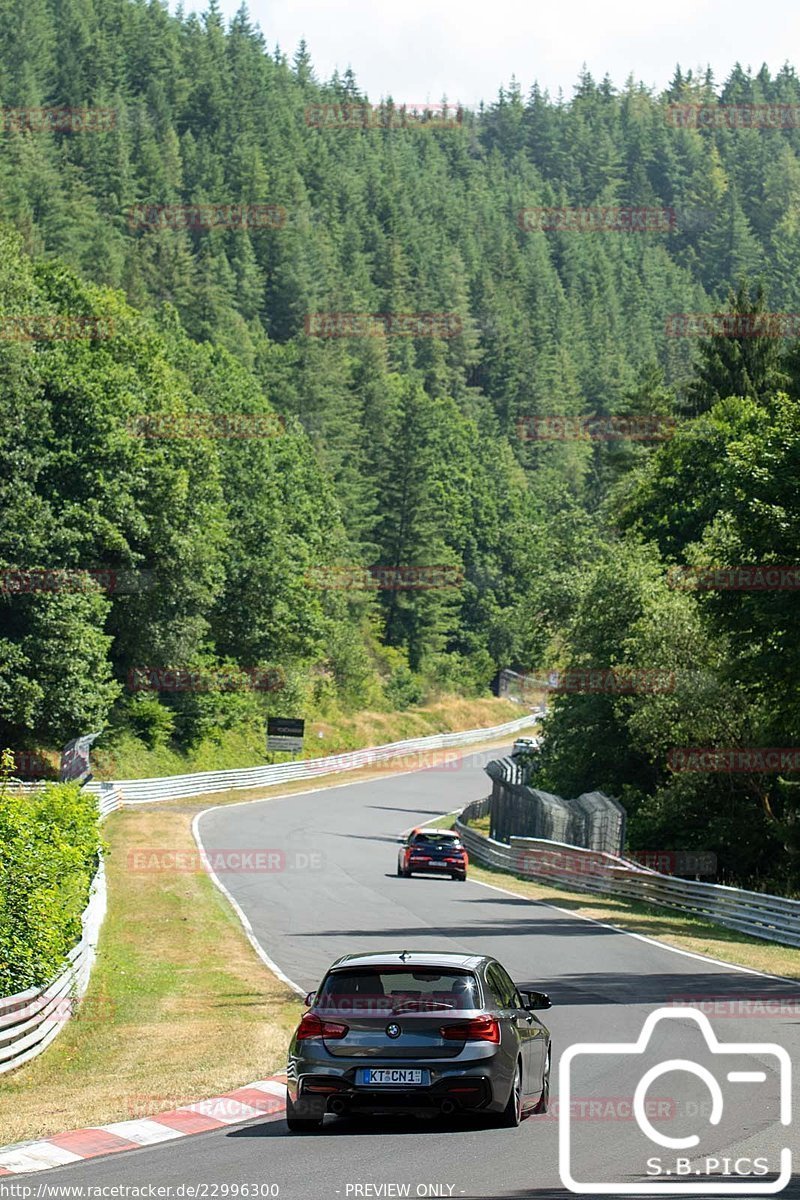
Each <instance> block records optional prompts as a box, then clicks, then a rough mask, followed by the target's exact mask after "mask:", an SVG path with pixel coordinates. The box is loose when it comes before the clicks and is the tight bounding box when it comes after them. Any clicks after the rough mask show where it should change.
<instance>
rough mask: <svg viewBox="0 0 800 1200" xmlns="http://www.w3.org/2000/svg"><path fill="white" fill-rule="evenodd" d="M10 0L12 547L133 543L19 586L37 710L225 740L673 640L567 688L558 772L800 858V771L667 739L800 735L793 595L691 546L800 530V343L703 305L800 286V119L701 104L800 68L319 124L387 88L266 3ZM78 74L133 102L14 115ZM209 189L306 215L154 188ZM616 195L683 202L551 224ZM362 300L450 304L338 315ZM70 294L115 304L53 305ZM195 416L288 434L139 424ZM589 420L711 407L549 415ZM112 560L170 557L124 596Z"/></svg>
mask: <svg viewBox="0 0 800 1200" xmlns="http://www.w3.org/2000/svg"><path fill="white" fill-rule="evenodd" d="M0 16H2V20H0V99H1V102H2V105H3V113H4V123H3V132H2V133H0V195H1V196H2V206H1V207H2V218H3V229H2V235H1V236H2V245H1V246H0V314H2V316H3V318H4V324H3V327H2V337H0V415H1V417H2V420H1V421H0V463H1V464H2V467H1V469H0V505H1V508H0V571H2V572H3V573H4V578H6V579H11V578H13V579H17V580H18V579H19V578H20V577H21V575H20V573H24V572H26V571H27V572H36V571H40V572H41V571H52V570H62V571H67V572H72V573H73V574H72V575H70V576H69V578H71V579H74V578H75V577H76V576H75V574H74V573H75V572H80V571H81V570H83V571H88V572H95V575H91V574H89V575H86V576H80V578H81V579H83V584H82V586H81V587H74V586H70V587H67V586H60V587H56V588H54V589H51V590H49V591H47V590H43V589H38V590H37V588H36V587H28V588H27V590H26V588H25V586H24V585H20V584H17V585H14V586H11V585H10V584H8V583H7V584H6V585H5V586H4V588H3V589H0V742H1V743H2V744H3V745H9V746H12V747H15V748H17V747H19V748H25V747H31V748H33V747H36V746H40V745H54V744H58V743H59V742H60V741H62V740H66V739H67V738H69V737H72V736H75V735H76V734H78V733H83V732H88V731H89V730H90V729H99V728H106V727H108V726H111V727H112V728H119V727H130V728H134V729H136V730H137V731H138V732H139V733H141V735H142V736H143V737H145V738H149V739H151V740H158V739H172V740H173V742H174V743H175V744H176V745H178V746H187V745H191V744H192V742H193V741H195V740H196V739H198V738H200V737H203V736H206V735H207V734H208V733H209V732H213V731H214V730H218V729H220V728H224V727H231V726H235V725H236V724H237V723H241V722H247V721H261V720H263V715H264V713H265V712H266V711H273V712H284V713H285V712H288V711H290V710H291V711H293V712H302V711H303V710H304V709H307V708H308V707H309V706H316V707H317V708H319V706H324V705H325V704H327V703H329V704H335V705H339V706H341V708H343V709H347V710H351V711H352V710H355V709H358V708H359V707H361V708H363V707H369V706H373V707H381V706H384V707H392V706H394V707H403V706H404V705H407V704H409V703H414V702H415V701H417V700H419V699H420V698H422V697H423V696H424V695H426V693H428V692H429V691H430V690H431V688H433V687H434V686H435V687H437V688H450V689H452V690H461V691H464V692H466V693H468V694H477V693H480V692H482V691H485V689H486V688H487V687H488V684H489V681H490V680H491V678H492V676H493V675H494V673H495V672H496V671H497V670H498V669H499V668H501V667H506V666H514V667H516V668H517V669H519V670H522V671H540V670H541V669H547V668H559V669H563V670H568V669H573V668H575V669H584V668H587V669H588V668H598V669H604V668H608V667H614V666H624V667H631V668H637V669H640V670H652V669H664V670H669V671H672V672H673V673H674V677H675V680H676V685H675V687H674V688H673V689H672V690H670V691H669V692H666V693H650V694H623V695H621V694H607V693H606V694H598V693H596V692H590V693H584V694H568V695H560V696H558V697H556V698H555V699H554V701H553V704H552V711H551V716H550V718H549V720H548V738H547V751H546V754H545V756H544V758H543V761H542V763H541V766H540V772H541V781H542V783H543V784H544V785H545V786H548V787H552V788H553V789H554V790H560V791H563V792H564V793H565V794H567V793H569V794H572V793H574V792H575V791H576V790H582V789H591V788H603V789H605V790H607V791H609V792H612V793H614V794H615V795H619V796H620V798H621V799H622V800H623V802H624V803H625V804H626V807H627V808H628V810H629V812H630V813H631V814H632V819H631V838H632V840H633V841H634V842H635V843H637V844H638V845H639V846H641V847H648V846H653V847H656V846H663V845H670V846H674V847H675V848H691V847H699V848H707V849H715V850H717V851H718V853H719V854H720V859H721V864H722V870H723V873H724V876H725V877H726V878H730V879H739V880H742V881H770V882H771V883H772V884H773V885H774V886H782V887H787V886H792V887H793V886H796V885H797V879H798V868H797V865H796V864H797V857H796V855H797V853H798V851H800V827H798V825H797V820H798V816H797V814H798V811H800V810H799V809H798V801H797V799H796V789H797V783H795V782H793V781H792V777H791V775H789V776H788V777H786V778H784V776H783V775H782V773H781V772H780V771H778V772H772V773H770V772H766V773H764V772H758V771H743V772H737V773H730V772H728V773H724V772H711V773H709V772H676V771H675V770H673V768H672V766H671V765H670V758H669V755H670V751H671V750H673V749H674V748H675V747H692V746H695V747H696V746H701V747H736V746H741V747H752V746H756V747H758V746H761V747H792V746H796V745H798V744H800V743H799V742H798V735H799V734H800V729H799V728H798V726H800V694H799V693H798V678H799V676H798V666H799V665H800V664H798V661H797V656H798V649H797V645H798V639H797V633H798V621H797V595H796V592H793V591H791V590H786V589H783V590H776V591H772V590H761V591H719V590H713V589H711V590H705V591H702V590H698V589H697V588H692V587H676V586H674V582H673V581H674V574H673V575H672V576H671V575H670V573H669V572H670V568H674V567H676V566H682V565H689V566H703V565H709V564H710V565H723V566H735V565H737V564H740V563H777V564H781V565H784V566H788V565H791V564H797V563H798V562H800V513H799V512H798V500H797V490H796V481H797V476H798V472H797V467H798V447H799V446H800V437H799V436H798V435H799V434H800V430H799V429H798V417H797V399H798V396H799V395H800V356H798V354H797V352H796V350H795V349H794V343H793V342H791V341H790V340H788V339H782V340H779V339H776V338H772V337H768V336H758V337H749V336H743V337H717V338H713V339H709V340H707V341H705V342H701V343H698V341H697V339H692V338H680V337H670V336H667V329H668V324H667V323H668V320H669V318H670V317H671V315H672V314H676V313H696V312H700V311H714V310H729V309H731V308H734V307H735V308H736V309H737V310H738V311H739V312H741V313H744V314H747V313H751V312H756V313H761V312H764V311H766V310H770V311H781V312H797V311H800V239H798V230H799V228H800V129H798V128H797V127H787V128H781V127H770V128H743V127H728V126H726V124H725V123H724V122H720V123H716V124H712V125H710V126H709V127H702V128H695V127H688V126H686V127H685V126H682V125H681V124H680V123H675V122H674V121H671V120H670V119H669V115H670V111H671V110H670V106H671V105H674V104H677V103H680V104H689V105H700V104H704V105H711V106H730V105H750V104H759V105H764V104H772V105H777V104H782V105H789V106H792V105H794V106H797V105H800V81H799V80H798V78H797V76H796V75H795V73H794V71H793V70H792V69H791V68H790V67H788V66H787V67H785V68H784V69H783V70H782V71H781V72H780V73H779V74H778V75H777V76H775V77H771V76H770V75H769V73H768V72H767V71H766V69H762V70H761V71H760V72H759V73H758V74H757V75H755V76H752V75H750V74H747V73H745V72H744V71H743V70H742V69H741V68H739V67H738V66H737V67H735V68H734V69H733V70H732V71H731V73H730V75H729V77H728V79H727V80H725V81H714V80H713V79H711V78H709V77H701V78H696V77H694V76H693V75H692V74H691V73H689V74H688V75H685V74H683V73H682V72H681V71H680V70H677V71H676V74H675V77H674V79H673V82H672V84H671V86H670V88H669V89H668V90H667V91H666V92H665V93H664V94H660V95H656V94H653V93H652V92H651V91H650V90H648V89H647V88H645V87H644V86H643V85H640V84H638V83H636V82H634V81H633V80H629V81H628V82H627V83H625V84H624V86H623V87H621V89H619V88H616V87H615V86H613V84H612V82H611V81H610V80H608V79H606V80H603V81H602V82H600V83H598V82H596V81H595V80H593V79H592V78H591V77H590V76H589V75H588V74H584V75H583V76H582V77H581V78H580V80H579V81H578V83H577V86H576V88H575V90H574V95H573V96H572V97H571V98H570V99H569V100H562V99H561V98H558V99H556V100H554V99H553V98H552V97H550V96H548V95H546V94H542V93H541V92H540V91H539V90H538V89H537V88H535V87H534V88H533V89H532V90H531V91H530V93H529V94H527V95H523V94H522V92H521V90H520V89H519V88H518V87H517V86H516V85H514V84H512V85H511V86H510V87H507V88H505V89H503V90H501V92H500V93H499V95H498V97H497V98H496V99H495V100H493V101H488V100H487V103H486V105H485V107H484V108H482V109H481V110H480V111H479V112H461V111H458V112H456V111H454V110H452V109H450V110H444V114H445V117H446V119H444V120H438V121H437V120H427V121H426V120H425V119H421V118H418V117H417V116H416V115H414V116H413V117H408V116H407V115H403V113H402V110H400V111H398V110H397V109H396V108H395V107H394V105H393V104H392V103H391V102H387V103H386V104H385V105H384V106H383V108H382V109H381V110H380V114H379V119H377V120H370V121H365V124H364V127H357V126H358V122H357V121H356V122H353V121H352V120H349V121H348V120H344V121H341V120H338V119H336V117H335V116H334V119H333V120H332V121H327V120H319V119H317V118H316V117H315V116H314V114H315V113H317V114H318V113H319V112H326V113H331V112H333V113H334V115H335V114H337V113H342V112H344V111H350V112H352V111H359V107H358V106H363V105H365V104H366V103H367V98H366V97H364V96H362V95H361V94H360V92H359V88H358V82H357V78H356V77H355V76H353V75H352V74H350V73H349V72H348V73H347V74H346V75H344V76H342V77H336V78H334V79H332V80H329V81H321V80H319V79H317V77H316V76H315V72H314V69H313V62H312V58H311V56H310V54H309V51H308V49H307V48H306V47H305V46H301V47H300V48H299V49H298V51H297V52H296V53H295V54H294V55H293V57H291V58H287V57H286V56H285V55H284V54H283V53H282V52H281V51H280V50H278V49H277V48H276V47H274V46H269V45H267V44H266V42H265V40H264V38H263V37H262V35H261V34H260V32H259V31H258V30H257V29H256V28H255V27H254V26H253V25H252V24H251V22H250V20H249V18H248V16H247V13H246V12H245V11H244V10H242V11H241V12H240V13H239V15H238V16H237V17H236V18H235V19H234V20H233V21H232V22H231V23H230V25H229V26H226V25H225V23H224V21H223V20H222V18H221V16H220V14H219V12H218V10H217V9H216V7H215V6H214V4H212V5H211V6H210V7H209V9H208V11H207V13H206V14H205V15H204V16H203V17H201V18H198V17H195V16H185V15H184V14H183V13H182V12H179V13H178V14H177V15H171V14H170V13H169V11H168V8H167V7H166V5H164V4H162V3H159V2H158V0H150V2H144V0H102V3H101V2H100V0H96V2H93V0H0ZM403 99H404V98H403V97H397V98H396V100H397V104H398V105H400V104H402V101H403ZM43 106H68V107H70V108H72V109H82V108H87V109H105V110H110V111H111V112H112V113H113V114H114V118H113V121H110V122H109V123H108V127H105V128H102V129H90V128H88V127H87V128H85V129H84V131H83V132H81V131H79V130H72V131H67V130H62V129H53V130H46V129H42V128H40V127H33V126H32V125H31V123H30V122H28V123H27V124H26V121H25V120H22V119H19V118H14V117H13V116H12V115H9V114H11V113H12V112H13V111H16V110H21V109H26V110H29V109H37V108H40V107H43ZM325 106H328V107H327V108H326V107H325ZM348 106H349V107H348ZM364 111H366V110H364ZM437 111H438V112H439V115H440V116H441V110H437ZM187 204H190V205H223V206H231V205H233V206H248V205H250V206H264V205H267V206H270V208H271V211H273V212H274V213H278V214H280V218H279V219H276V220H274V221H273V222H272V223H271V224H270V223H265V224H250V225H248V224H247V223H246V222H245V223H243V224H240V225H239V226H238V227H235V228H230V227H225V226H224V225H219V226H216V227H211V228H209V227H202V226H199V225H197V224H195V225H190V226H189V227H185V228H181V227H179V223H176V222H170V221H169V220H167V219H157V218H156V217H153V218H152V219H151V218H147V219H145V220H141V219H138V220H137V219H136V218H135V214H136V213H139V214H140V215H141V213H143V212H144V213H145V214H147V213H155V212H156V211H157V210H160V208H161V207H162V206H173V208H174V206H178V205H187ZM587 206H604V207H626V206H627V207H633V208H647V209H649V210H660V211H666V212H668V213H669V214H670V218H669V221H668V222H667V226H668V227H667V228H665V229H658V228H655V229H654V228H648V229H644V230H624V229H621V230H617V231H595V232H588V231H583V230H569V229H564V230H553V231H548V230H545V229H541V228H537V227H536V226H535V223H534V226H533V227H530V225H529V223H527V222H526V221H525V220H523V219H521V218H520V213H521V212H522V211H523V210H526V209H527V210H531V209H537V208H542V207H547V208H554V207H555V208H564V207H568V208H573V209H574V208H581V207H587ZM747 281H749V282H747ZM326 313H328V314H330V313H348V314H395V315H398V316H402V315H404V314H420V313H423V314H431V313H434V314H446V315H448V316H449V317H450V318H451V319H452V320H451V325H450V327H449V328H448V329H444V328H442V327H440V328H439V330H438V332H439V333H440V334H444V335H446V336H444V335H443V336H392V333H391V330H390V331H389V332H387V333H384V334H381V335H379V336H375V330H374V329H372V330H370V331H369V334H370V335H369V336H366V335H363V334H362V335H359V336H336V337H325V336H317V332H318V331H315V326H314V323H313V318H314V316H315V314H326ZM31 316H35V317H36V319H37V320H38V321H39V329H40V330H41V328H42V322H43V321H45V320H49V321H50V322H51V328H52V322H53V321H55V320H56V319H59V320H64V319H66V318H67V317H69V318H76V319H78V318H79V319H80V320H81V321H83V322H84V323H85V325H84V327H85V328H89V326H88V325H87V324H86V323H87V322H95V323H98V322H99V323H103V322H104V323H105V325H104V329H105V331H106V332H105V334H104V335H103V336H96V329H97V324H95V326H94V329H95V333H94V334H92V335H91V336H88V335H87V336H69V337H66V336H59V337H54V336H52V335H49V336H42V335H41V333H39V334H36V335H31V336H27V337H25V338H20V337H18V336H14V335H13V331H14V330H17V331H18V330H19V329H20V328H21V327H22V325H23V323H24V322H25V321H26V320H29V319H30V318H31ZM196 414H206V415H208V414H215V415H216V416H217V417H225V418H230V419H231V420H233V419H234V418H239V417H240V416H241V415H242V414H245V415H247V416H248V417H250V418H252V419H259V420H262V421H265V422H272V433H271V434H270V436H260V437H253V436H232V437H220V436H200V437H191V438H190V437H176V436H170V437H167V436H160V437H156V436H140V435H137V429H138V430H139V431H141V428H142V424H141V423H142V422H144V423H145V425H146V422H147V421H148V420H151V419H152V418H154V417H158V418H159V419H162V418H169V419H178V418H182V419H185V418H186V417H187V415H188V416H192V415H196ZM550 416H562V417H579V416H600V417H626V418H628V417H631V416H634V417H636V416H639V417H641V418H643V419H649V418H654V417H657V418H659V419H663V420H665V421H670V422H672V423H673V424H674V425H675V435H674V436H673V437H670V438H669V439H667V440H664V441H661V442H659V441H642V442H637V441H630V440H627V441H626V440H617V439H612V440H609V441H602V440H600V441H593V440H591V439H589V438H586V437H572V438H570V437H561V438H554V439H552V440H537V439H531V438H526V437H523V436H520V430H521V429H524V428H526V424H525V423H526V422H530V420H531V419H535V418H537V417H550ZM137 422H139V424H138V426H137ZM527 427H529V425H528V426H527ZM354 565H355V566H358V567H362V568H369V567H397V566H411V567H417V566H421V565H427V566H437V567H440V568H443V569H445V577H446V579H447V586H441V587H431V588H406V589H399V590H398V589H397V588H391V587H390V588H375V587H367V588H363V587H362V588H352V587H340V586H337V587H333V586H321V585H320V580H322V581H323V582H324V580H325V579H326V578H327V579H330V578H334V577H336V576H335V571H336V570H338V569H340V568H344V569H345V572H346V571H347V570H350V569H351V568H352V567H353V566H354ZM328 569H330V571H331V572H332V573H334V574H329V575H328V576H325V574H324V572H325V571H326V570H328ZM103 570H106V571H114V572H118V573H122V574H124V573H126V572H127V573H128V574H127V576H126V578H128V579H139V580H145V581H146V585H145V584H143V585H142V586H140V587H134V586H131V587H128V588H127V589H126V588H116V589H115V588H111V589H109V588H108V587H105V588H104V587H103V585H102V580H99V579H98V576H97V574H96V573H97V572H99V571H103ZM15 572H16V573H17V574H14V573H15ZM321 572H322V573H321ZM342 577H343V576H339V578H342ZM142 667H146V668H158V669H164V670H167V669H169V670H176V669H181V670H187V671H202V672H207V673H211V674H213V673H214V672H220V671H227V672H233V673H234V674H235V673H236V672H237V671H238V672H242V671H244V672H252V671H254V670H262V669H263V670H264V671H272V672H274V674H273V675H272V676H270V678H272V679H273V680H280V688H277V687H275V688H268V689H267V690H266V691H264V692H258V691H253V690H252V689H249V690H248V689H247V688H236V687H230V688H223V689H219V688H217V689H214V688H209V689H207V690H196V689H195V690H188V691H175V692H174V693H172V694H164V693H161V694H159V693H155V692H153V691H137V690H135V689H132V688H131V686H130V679H131V672H132V671H135V669H136V668H142Z"/></svg>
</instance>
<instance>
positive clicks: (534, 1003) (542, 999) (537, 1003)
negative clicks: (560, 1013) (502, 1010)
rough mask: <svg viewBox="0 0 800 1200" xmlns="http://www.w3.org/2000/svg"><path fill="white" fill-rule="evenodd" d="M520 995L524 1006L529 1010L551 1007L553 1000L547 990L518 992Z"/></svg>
mask: <svg viewBox="0 0 800 1200" xmlns="http://www.w3.org/2000/svg"><path fill="white" fill-rule="evenodd" d="M520 995H521V996H522V1001H523V1003H524V1005H525V1007H526V1008H528V1009H530V1010H531V1011H535V1010H537V1009H542V1008H552V1007H553V1002H552V1000H551V999H550V997H549V996H548V994H547V992H520Z"/></svg>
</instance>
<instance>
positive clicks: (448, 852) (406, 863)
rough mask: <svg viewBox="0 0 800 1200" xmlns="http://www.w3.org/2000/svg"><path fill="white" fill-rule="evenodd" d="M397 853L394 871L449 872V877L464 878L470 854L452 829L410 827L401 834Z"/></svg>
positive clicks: (404, 875) (406, 873)
mask: <svg viewBox="0 0 800 1200" xmlns="http://www.w3.org/2000/svg"><path fill="white" fill-rule="evenodd" d="M400 841H401V842H402V843H403V844H402V846H401V848H400V850H399V851H398V854H397V874H398V875H399V876H400V877H401V878H403V879H408V877H409V876H410V875H449V876H450V877H451V879H460V880H462V881H463V880H464V879H466V878H467V865H468V863H469V856H468V854H467V852H466V850H465V849H464V845H463V843H462V841H461V838H460V837H459V835H458V834H457V833H456V832H455V830H453V829H412V830H411V832H410V833H409V834H407V835H406V836H404V837H402V838H401V839H400Z"/></svg>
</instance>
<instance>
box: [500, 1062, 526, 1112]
mask: <svg viewBox="0 0 800 1200" xmlns="http://www.w3.org/2000/svg"><path fill="white" fill-rule="evenodd" d="M521 1120H522V1064H521V1063H520V1061H519V1059H517V1065H516V1068H515V1070H514V1082H513V1083H512V1085H511V1095H510V1096H509V1097H508V1104H507V1105H506V1106H505V1108H504V1109H503V1112H502V1115H501V1117H500V1124H501V1125H503V1126H505V1127H506V1128H507V1129H516V1127H517V1126H518V1125H519V1123H520V1121H521Z"/></svg>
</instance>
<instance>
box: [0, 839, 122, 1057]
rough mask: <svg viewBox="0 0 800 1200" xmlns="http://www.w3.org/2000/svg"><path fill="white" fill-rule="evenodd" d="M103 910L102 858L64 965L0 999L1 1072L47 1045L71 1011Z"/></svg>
mask: <svg viewBox="0 0 800 1200" xmlns="http://www.w3.org/2000/svg"><path fill="white" fill-rule="evenodd" d="M105 911H106V880H105V869H104V866H103V862H102V860H101V861H100V865H99V867H98V868H97V872H96V874H95V877H94V880H93V882H92V891H91V896H90V898H89V903H88V904H87V906H86V908H85V909H84V912H83V933H82V936H81V940H80V941H79V942H78V944H77V946H75V947H73V949H72V950H71V951H70V953H69V962H68V964H67V966H66V967H65V968H64V970H63V971H62V972H61V973H60V974H59V975H58V976H57V978H56V979H54V980H53V982H52V983H49V984H47V986H46V987H43V988H29V989H28V990H27V991H26V992H20V993H19V994H18V995H16V996H8V997H6V998H5V999H3V1000H0V1075H2V1074H3V1072H5V1071H12V1070H14V1068H16V1067H21V1066H22V1065H23V1063H26V1062H28V1060H29V1059H31V1058H35V1056H36V1055H37V1054H41V1052H42V1051H43V1050H44V1049H46V1047H47V1046H49V1045H50V1043H51V1042H52V1040H53V1038H54V1037H55V1036H56V1034H58V1033H59V1031H60V1030H61V1029H63V1028H64V1025H65V1024H66V1022H67V1021H68V1020H69V1018H70V1017H71V1016H72V1014H73V1010H74V1009H75V1007H76V1005H77V1003H78V1001H79V1000H80V999H81V997H82V996H83V995H84V994H85V992H86V989H87V987H88V985H89V975H90V973H91V970H92V964H93V963H94V958H95V953H96V949H97V939H98V936H99V933H100V926H101V925H102V923H103V917H104V916H105Z"/></svg>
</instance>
